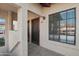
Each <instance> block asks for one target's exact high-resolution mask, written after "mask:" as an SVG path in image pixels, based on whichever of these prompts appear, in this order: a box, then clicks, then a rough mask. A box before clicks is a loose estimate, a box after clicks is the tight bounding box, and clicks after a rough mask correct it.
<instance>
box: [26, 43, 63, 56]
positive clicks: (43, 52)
mask: <svg viewBox="0 0 79 59" xmlns="http://www.w3.org/2000/svg"><path fill="white" fill-rule="evenodd" d="M28 55H29V56H63V55H62V54H59V53H56V52H54V51H50V50H48V49H46V48H43V47H40V46H38V45H36V44H33V43H30V44H29V48H28Z"/></svg>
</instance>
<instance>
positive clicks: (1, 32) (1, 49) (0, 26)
mask: <svg viewBox="0 0 79 59" xmlns="http://www.w3.org/2000/svg"><path fill="white" fill-rule="evenodd" d="M5 23H6V21H5V19H4V18H0V53H5V52H6V45H5V41H6V40H5Z"/></svg>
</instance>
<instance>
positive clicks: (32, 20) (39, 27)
mask: <svg viewBox="0 0 79 59" xmlns="http://www.w3.org/2000/svg"><path fill="white" fill-rule="evenodd" d="M36 19H38V21H39V25H38V26H39V32H38V33H39V38H38V40H39V44H38V46H40V17H37V18H34V19H32V20H31V43H32V22H33V21H34V20H36Z"/></svg>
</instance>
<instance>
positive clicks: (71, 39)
mask: <svg viewBox="0 0 79 59" xmlns="http://www.w3.org/2000/svg"><path fill="white" fill-rule="evenodd" d="M49 39H50V40H54V41H58V42H63V43H68V44H73V45H75V40H76V14H75V8H72V9H69V10H65V11H62V12H58V13H55V14H51V15H49Z"/></svg>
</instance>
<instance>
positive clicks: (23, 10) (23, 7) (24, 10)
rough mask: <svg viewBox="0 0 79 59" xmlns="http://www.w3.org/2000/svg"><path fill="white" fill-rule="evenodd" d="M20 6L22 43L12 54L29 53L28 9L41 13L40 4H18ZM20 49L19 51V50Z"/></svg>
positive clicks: (20, 36)
mask: <svg viewBox="0 0 79 59" xmlns="http://www.w3.org/2000/svg"><path fill="white" fill-rule="evenodd" d="M17 5H18V6H20V9H18V37H19V41H20V44H19V46H18V47H17V48H16V49H15V50H14V51H13V52H12V53H11V55H24V56H25V55H28V42H27V41H28V39H27V36H28V35H27V21H28V10H30V11H32V12H34V13H36V14H38V15H41V6H40V5H39V4H31V3H30V4H29V3H27V4H25V3H24V4H17ZM18 51H19V52H18Z"/></svg>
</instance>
